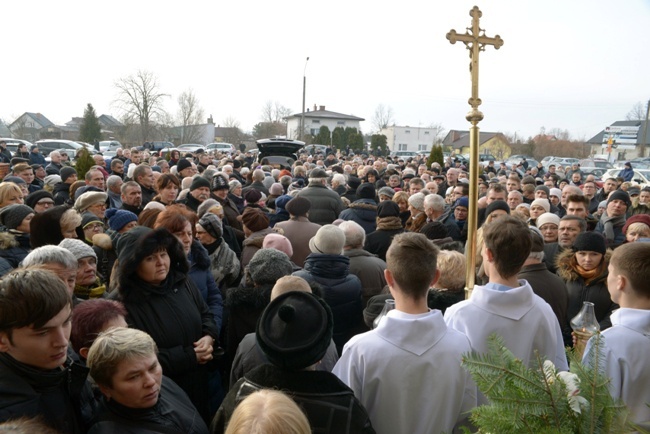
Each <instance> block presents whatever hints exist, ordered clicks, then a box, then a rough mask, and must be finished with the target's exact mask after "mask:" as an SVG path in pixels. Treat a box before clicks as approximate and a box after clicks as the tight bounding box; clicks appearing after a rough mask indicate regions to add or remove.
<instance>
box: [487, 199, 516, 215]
mask: <svg viewBox="0 0 650 434" xmlns="http://www.w3.org/2000/svg"><path fill="white" fill-rule="evenodd" d="M498 209H502V210H504V211H505V212H506V213H507V214H510V207H509V206H508V203H507V202H506V201H503V200H495V201H494V202H492V203H491V204H489V205H488V206H487V208H486V209H485V217H487V216H489V215H490V214H492V212H493V211H496V210H498Z"/></svg>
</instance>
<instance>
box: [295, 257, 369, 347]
mask: <svg viewBox="0 0 650 434" xmlns="http://www.w3.org/2000/svg"><path fill="white" fill-rule="evenodd" d="M293 275H294V276H298V277H302V278H303V279H305V280H306V281H307V282H316V283H318V284H319V285H321V287H322V291H323V299H324V300H325V301H326V302H327V304H328V305H329V307H330V309H332V314H333V315H334V338H333V339H334V342H335V343H336V349H337V350H338V352H339V354H341V351H342V350H343V345H345V343H346V342H347V341H348V340H349V339H350V338H351V337H352V336H354V335H355V334H357V333H358V332H360V331H362V330H364V328H363V325H362V318H363V306H362V303H361V292H362V291H361V290H362V288H361V281H360V280H359V278H358V277H357V276H355V275H352V274H350V258H348V257H347V256H343V255H325V254H320V253H312V254H311V255H309V256H307V260H305V267H304V269H303V270H300V271H296V272H295V273H293Z"/></svg>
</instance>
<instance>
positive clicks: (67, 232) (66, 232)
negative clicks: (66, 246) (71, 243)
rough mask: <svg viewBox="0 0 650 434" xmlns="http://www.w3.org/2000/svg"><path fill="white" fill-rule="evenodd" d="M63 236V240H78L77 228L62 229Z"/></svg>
mask: <svg viewBox="0 0 650 434" xmlns="http://www.w3.org/2000/svg"><path fill="white" fill-rule="evenodd" d="M61 235H63V238H78V237H77V231H76V228H74V227H72V228H69V227H63V226H62V227H61Z"/></svg>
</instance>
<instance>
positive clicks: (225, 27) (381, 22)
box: [0, 0, 650, 139]
mask: <svg viewBox="0 0 650 434" xmlns="http://www.w3.org/2000/svg"><path fill="white" fill-rule="evenodd" d="M475 3H476V2H475V1H466V0H445V1H441V0H436V1H422V0H419V1H416V0H401V1H383V0H378V1H374V2H369V1H358V0H357V1H350V0H347V1H341V0H330V1H328V2H304V1H298V0H295V1H293V0H276V1H260V0H254V1H245V0H242V1H202V0H197V1H194V0H189V1H184V2H177V1H174V2H171V1H167V0H158V1H148V0H135V1H133V0H131V1H124V0H113V1H110V2H94V1H72V0H59V1H49V0H48V1H44V0H32V1H30V2H18V1H10V2H4V4H3V6H2V15H3V20H2V22H3V24H2V34H3V42H4V44H3V50H2V60H3V61H2V64H3V68H2V73H0V118H2V119H4V120H5V121H8V122H12V121H13V120H14V119H15V117H16V116H18V115H20V114H22V113H23V112H25V111H30V112H40V113H43V114H44V115H45V116H47V117H48V118H49V119H50V120H51V121H52V122H54V123H56V124H64V123H65V122H67V121H69V120H70V118H71V117H73V116H82V115H83V109H84V107H85V105H86V104H87V103H88V102H90V103H92V104H93V105H94V107H95V109H96V111H97V113H98V114H102V113H109V114H112V115H114V116H116V117H119V114H120V113H119V111H118V110H117V108H116V107H114V106H113V105H112V101H114V99H115V97H116V91H115V87H114V82H115V80H117V79H118V78H120V77H124V76H127V75H129V74H133V73H134V72H136V71H137V70H138V69H143V70H148V71H151V72H153V73H154V74H155V75H156V76H157V77H158V79H159V82H160V86H161V90H162V91H163V92H164V93H167V94H169V95H170V96H171V97H170V98H169V100H168V104H167V108H168V110H170V111H171V112H175V111H176V109H177V104H176V98H177V96H178V95H179V94H180V93H181V92H182V91H184V90H186V89H188V88H192V89H194V91H195V93H196V94H197V96H198V98H199V100H200V102H201V105H202V107H203V108H204V109H205V112H206V115H209V114H212V116H213V117H214V119H215V123H217V124H219V123H223V121H224V120H225V119H226V118H227V117H234V118H236V119H237V120H238V121H239V122H240V125H241V127H242V129H244V130H245V131H250V130H251V129H252V126H253V125H254V124H255V123H257V122H259V121H260V118H261V111H262V107H263V105H264V104H265V102H266V101H274V102H275V101H277V102H279V103H280V104H282V105H284V106H286V107H288V108H290V109H291V110H292V112H293V113H298V112H300V111H301V105H302V76H303V69H304V67H305V58H306V57H307V56H309V58H310V60H309V62H308V64H307V68H306V75H307V97H306V105H307V107H312V106H313V105H314V104H317V105H325V106H326V108H327V109H328V110H332V111H335V112H340V113H345V114H351V115H355V116H360V117H362V118H365V119H366V122H364V123H362V129H363V131H364V132H365V133H369V132H373V131H372V130H373V127H372V122H371V121H372V118H373V113H374V111H375V108H376V107H377V105H378V104H384V105H385V106H388V107H391V108H392V110H393V112H394V118H395V121H396V124H397V125H408V126H423V127H424V126H428V125H430V124H432V123H440V124H442V126H443V127H444V128H445V129H446V130H449V129H467V128H468V124H467V121H465V114H466V113H467V111H468V110H469V106H468V105H467V99H468V97H469V96H470V76H469V70H468V65H469V56H468V53H467V50H465V48H464V46H463V45H462V44H460V43H456V44H455V45H451V44H450V43H449V42H448V41H447V40H446V38H445V35H446V33H447V32H448V31H449V30H450V29H452V28H453V29H455V30H457V31H458V32H459V33H462V32H464V30H465V27H468V26H469V25H470V20H471V18H470V16H469V10H470V9H471V8H472V6H474V4H475ZM482 3H483V4H481V3H477V4H478V6H479V7H480V8H481V10H482V11H483V18H482V19H481V27H482V28H484V29H486V32H487V35H488V36H493V35H495V34H499V35H500V36H501V37H502V38H503V40H504V45H503V47H501V49H499V50H498V51H495V50H494V48H493V47H488V48H487V49H486V51H485V52H484V53H481V56H480V88H479V90H480V92H479V96H480V97H481V99H482V100H483V105H482V106H481V109H482V111H483V112H484V114H485V119H484V120H483V121H482V122H481V123H480V124H479V126H480V127H481V130H482V131H500V132H505V133H511V134H512V133H516V134H517V136H519V137H528V136H531V135H535V134H537V133H538V132H539V130H540V127H542V126H544V127H546V129H547V130H549V129H551V128H561V129H567V130H569V131H570V132H571V133H572V135H573V137H574V138H586V139H588V138H590V137H591V136H592V135H594V134H596V133H598V132H599V131H600V130H601V129H603V128H604V127H605V126H606V125H609V124H610V123H612V122H614V121H616V120H622V119H624V117H625V114H626V113H627V112H628V111H629V110H630V109H631V108H632V106H633V105H634V104H636V103H637V102H639V101H644V102H645V101H647V100H648V99H650V80H649V79H648V77H650V74H649V72H650V55H648V53H649V52H650V49H649V48H648V43H649V42H650V34H649V33H648V30H647V29H648V23H649V22H650V1H648V0H625V1H620V2H611V1H605V0H572V1H566V0H546V1H534V2H533V1H514V0H511V1H503V0H490V1H484V2H482Z"/></svg>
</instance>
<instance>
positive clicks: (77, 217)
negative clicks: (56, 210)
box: [59, 208, 81, 232]
mask: <svg viewBox="0 0 650 434" xmlns="http://www.w3.org/2000/svg"><path fill="white" fill-rule="evenodd" d="M80 224H81V214H79V213H78V212H77V210H75V209H74V208H70V209H68V210H66V211H65V212H64V213H63V215H61V221H60V222H59V225H60V226H61V232H64V229H65V228H69V229H70V230H72V229H74V228H76V227H77V226H79V225H80Z"/></svg>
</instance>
